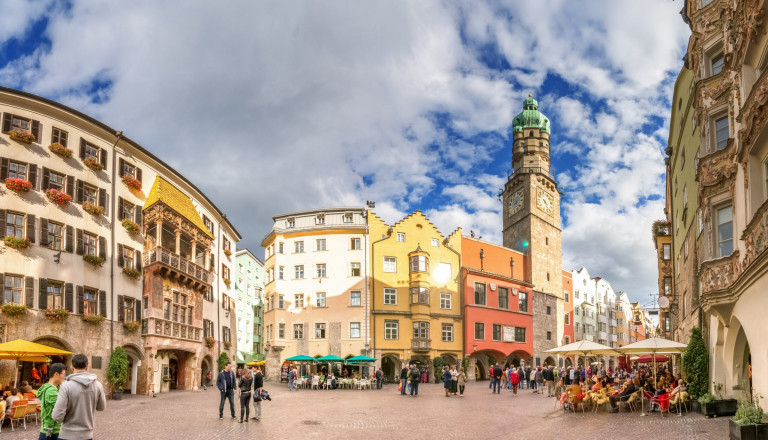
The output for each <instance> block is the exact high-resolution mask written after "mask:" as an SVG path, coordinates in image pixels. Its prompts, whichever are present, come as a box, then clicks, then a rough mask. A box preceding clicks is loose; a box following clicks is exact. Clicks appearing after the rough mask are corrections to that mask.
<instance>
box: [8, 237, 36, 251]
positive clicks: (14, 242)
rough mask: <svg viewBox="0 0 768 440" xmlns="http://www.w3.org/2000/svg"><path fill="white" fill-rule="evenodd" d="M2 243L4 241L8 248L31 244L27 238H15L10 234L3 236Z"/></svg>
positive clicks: (24, 246)
mask: <svg viewBox="0 0 768 440" xmlns="http://www.w3.org/2000/svg"><path fill="white" fill-rule="evenodd" d="M3 243H5V245H6V246H8V247H9V248H13V249H26V248H28V247H30V246H32V243H30V242H29V239H27V238H17V237H13V236H10V235H9V236H7V237H5V238H3Z"/></svg>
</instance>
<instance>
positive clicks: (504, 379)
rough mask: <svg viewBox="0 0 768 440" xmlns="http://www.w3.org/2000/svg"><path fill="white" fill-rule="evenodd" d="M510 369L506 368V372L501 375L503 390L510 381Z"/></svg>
mask: <svg viewBox="0 0 768 440" xmlns="http://www.w3.org/2000/svg"><path fill="white" fill-rule="evenodd" d="M508 370H509V368H507V367H504V370H503V371H502V373H501V388H507V386H508V383H507V382H508V381H509V372H508Z"/></svg>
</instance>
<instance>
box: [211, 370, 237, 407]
mask: <svg viewBox="0 0 768 440" xmlns="http://www.w3.org/2000/svg"><path fill="white" fill-rule="evenodd" d="M236 385H237V383H236V382H235V373H234V372H233V371H232V364H227V366H226V367H224V371H219V375H218V376H216V388H218V389H219V391H220V392H221V402H220V403H219V420H222V419H224V401H225V400H227V399H229V409H230V410H232V418H233V419H237V417H235V386H236Z"/></svg>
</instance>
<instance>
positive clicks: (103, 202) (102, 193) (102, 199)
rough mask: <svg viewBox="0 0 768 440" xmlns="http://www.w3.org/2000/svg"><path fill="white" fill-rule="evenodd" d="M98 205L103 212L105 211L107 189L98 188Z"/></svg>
mask: <svg viewBox="0 0 768 440" xmlns="http://www.w3.org/2000/svg"><path fill="white" fill-rule="evenodd" d="M99 206H101V207H102V208H104V212H105V213H106V212H107V190H106V189H104V188H99Z"/></svg>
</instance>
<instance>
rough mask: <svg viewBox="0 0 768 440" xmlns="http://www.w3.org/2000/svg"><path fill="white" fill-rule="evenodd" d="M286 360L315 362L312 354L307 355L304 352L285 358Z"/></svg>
mask: <svg viewBox="0 0 768 440" xmlns="http://www.w3.org/2000/svg"><path fill="white" fill-rule="evenodd" d="M286 361H288V362H315V358H313V357H312V356H307V355H305V354H300V355H298V356H293V357H289V358H288V359H286Z"/></svg>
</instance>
